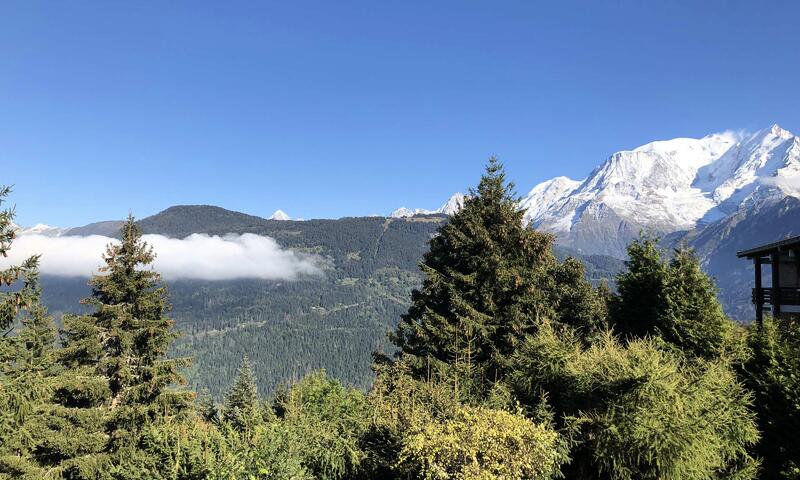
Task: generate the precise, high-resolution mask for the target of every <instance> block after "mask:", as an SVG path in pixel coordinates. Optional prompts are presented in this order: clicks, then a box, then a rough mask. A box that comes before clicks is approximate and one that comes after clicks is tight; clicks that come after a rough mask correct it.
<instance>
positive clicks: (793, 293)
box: [753, 288, 800, 305]
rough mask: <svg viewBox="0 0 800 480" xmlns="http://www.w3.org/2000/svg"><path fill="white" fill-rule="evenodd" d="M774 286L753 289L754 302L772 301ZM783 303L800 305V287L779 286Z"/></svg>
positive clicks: (781, 302)
mask: <svg viewBox="0 0 800 480" xmlns="http://www.w3.org/2000/svg"><path fill="white" fill-rule="evenodd" d="M774 290H775V289H773V288H762V289H760V291H759V289H757V288H754V289H753V303H756V304H762V305H763V304H765V303H772V298H773V292H774ZM778 290H779V294H780V304H781V305H800V288H779V289H778Z"/></svg>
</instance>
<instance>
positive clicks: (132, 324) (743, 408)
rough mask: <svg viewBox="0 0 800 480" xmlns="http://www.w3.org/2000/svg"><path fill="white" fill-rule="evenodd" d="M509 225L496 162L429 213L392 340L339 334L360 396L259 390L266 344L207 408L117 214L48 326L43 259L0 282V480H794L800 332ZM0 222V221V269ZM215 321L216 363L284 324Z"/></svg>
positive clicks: (327, 378) (674, 270)
mask: <svg viewBox="0 0 800 480" xmlns="http://www.w3.org/2000/svg"><path fill="white" fill-rule="evenodd" d="M0 193H2V196H3V197H5V196H6V194H7V193H8V191H7V190H5V191H3V192H0ZM523 214H524V212H523V211H521V210H520V209H519V207H518V203H517V198H516V196H515V193H514V191H513V186H512V185H510V184H509V183H508V182H507V181H506V179H505V174H504V171H503V169H502V166H501V165H500V164H499V163H498V162H497V161H496V160H495V159H491V160H490V161H489V163H488V165H487V168H486V172H485V173H484V175H483V177H482V178H481V180H480V182H479V184H478V186H477V187H476V188H475V189H474V191H472V192H471V195H470V197H469V198H468V199H467V200H466V202H465V204H464V206H463V209H462V210H461V211H460V212H459V213H457V214H455V215H453V216H452V217H451V218H450V219H449V221H437V222H436V223H435V226H436V231H435V235H432V236H431V237H430V238H429V242H428V245H427V250H426V251H425V252H424V254H423V256H422V260H421V262H420V266H419V267H420V271H419V273H418V275H419V276H418V277H417V278H416V279H414V278H402V275H400V278H397V286H396V290H392V291H391V292H390V293H389V294H390V295H391V296H400V295H406V299H405V301H404V302H402V303H397V304H396V305H398V306H392V307H391V308H394V309H396V310H395V311H401V313H400V314H399V315H398V316H399V318H398V321H397V322H396V323H395V325H393V327H392V328H391V333H390V335H389V336H388V343H384V341H383V340H380V339H378V338H377V337H374V338H373V339H370V338H369V337H368V338H367V340H366V341H365V342H362V343H360V344H359V345H358V346H352V345H350V344H347V345H349V346H348V347H347V348H353V349H355V348H364V349H367V350H368V352H367V354H371V355H372V361H371V363H370V365H371V368H372V370H373V372H374V381H370V382H367V383H364V384H361V385H359V386H361V387H362V388H354V387H352V386H348V385H346V384H344V383H342V382H341V381H340V380H339V379H337V378H336V376H337V375H338V374H339V372H337V373H336V375H334V374H333V372H332V371H328V372H326V371H322V370H320V371H315V372H311V373H306V372H305V371H303V370H302V369H299V368H298V369H297V370H291V369H286V370H284V371H282V373H281V375H285V378H287V379H289V380H292V381H289V382H287V383H284V384H283V385H282V386H280V387H279V388H277V389H275V391H274V392H269V393H268V394H266V395H265V394H264V393H265V392H263V391H260V390H259V382H260V380H259V375H260V374H261V372H263V371H265V370H264V369H265V368H268V367H266V366H265V365H263V363H264V362H269V361H270V360H269V359H270V358H276V357H277V356H278V355H282V354H283V353H281V352H280V351H273V352H270V353H269V354H267V356H264V357H259V358H255V357H253V356H249V357H248V356H245V355H242V356H241V357H240V358H238V368H237V372H236V374H235V378H234V379H233V381H232V382H230V385H227V386H226V387H225V393H224V395H222V396H221V397H219V398H216V397H215V396H213V395H209V394H208V392H206V391H202V390H201V391H197V390H195V389H194V388H191V387H189V386H188V385H187V384H186V378H185V375H186V372H192V369H193V368H197V367H196V366H192V365H191V364H192V361H193V360H192V358H191V356H192V355H191V354H192V350H191V348H190V347H187V345H190V344H186V343H184V344H182V346H181V344H178V346H176V344H175V342H176V339H177V337H178V333H177V332H178V331H177V329H176V322H175V320H174V318H172V317H171V315H172V314H173V313H175V312H179V311H180V308H181V307H180V305H177V306H176V308H175V310H170V308H169V307H170V305H169V302H170V299H169V294H168V291H167V289H166V288H165V287H164V284H163V282H162V281H161V279H160V277H159V275H158V274H157V273H156V272H154V271H153V270H151V269H148V268H143V267H146V266H147V265H149V264H150V263H152V261H153V258H154V257H153V255H154V252H153V251H152V249H151V248H150V247H149V246H148V245H147V244H146V243H145V242H143V240H142V230H143V229H144V226H140V225H139V224H137V223H136V222H135V221H134V219H133V218H129V219H128V220H127V221H125V222H123V223H122V224H121V225H119V227H120V239H121V242H120V243H114V244H111V245H109V247H108V249H107V251H106V253H105V254H104V256H103V260H104V267H103V268H102V269H101V271H100V272H99V273H98V274H97V275H96V276H94V277H93V278H92V279H91V281H90V286H91V291H90V292H89V293H88V294H87V297H86V299H85V300H84V301H83V308H82V309H80V310H79V311H77V313H72V314H67V315H64V316H63V318H62V319H61V321H60V322H59V325H60V327H59V328H57V327H56V323H55V321H54V319H53V318H52V314H51V313H49V312H48V310H47V309H46V308H45V307H44V306H43V304H42V289H43V288H47V285H44V286H43V284H42V281H41V279H40V278H39V275H38V269H37V260H38V259H37V258H36V257H33V258H31V259H29V260H27V261H26V262H24V263H23V264H21V265H17V266H13V267H9V268H7V269H6V270H4V271H2V272H0V281H2V283H3V285H4V286H5V288H4V289H3V291H2V296H1V297H0V327H1V328H3V331H4V332H6V335H4V336H3V337H2V338H0V478H25V479H34V478H36V479H38V478H54V479H57V478H61V479H138V478H154V479H204V478H208V479H247V480H249V479H257V478H258V479H359V478H364V479H367V478H376V479H377V478H381V479H383V478H387V479H393V478H394V479H416V478H421V479H465V480H466V479H484V480H488V479H498V480H499V479H550V478H568V479H630V480H633V479H754V478H764V479H772V478H787V479H788V478H800V446H798V444H797V443H796V442H794V441H793V440H794V436H795V433H796V432H797V431H798V427H800V378H799V377H798V375H797V372H798V371H800V328H799V327H798V325H797V323H796V322H793V321H790V320H779V319H769V318H768V319H765V321H764V322H763V324H756V325H752V326H750V327H743V326H741V325H739V324H737V323H734V322H732V321H730V320H729V319H728V318H727V317H726V316H725V314H724V312H723V310H722V308H721V306H720V304H719V302H718V300H717V290H716V287H715V285H714V282H713V280H712V279H711V278H709V277H708V276H707V275H706V274H705V273H703V271H702V270H701V268H700V265H699V262H698V260H697V257H696V256H695V254H694V252H693V251H691V250H688V249H685V248H679V249H676V250H674V251H664V250H662V249H661V248H660V247H659V243H658V240H657V239H655V238H650V237H648V236H642V237H641V238H640V239H639V240H638V241H635V242H633V243H632V244H631V245H630V246H629V249H628V254H629V258H628V261H627V262H626V263H625V265H624V268H623V270H622V271H621V272H620V273H619V274H618V275H617V276H616V278H615V283H614V288H613V289H611V288H609V287H608V286H607V285H606V284H605V283H602V282H601V283H599V284H593V283H592V282H590V281H589V280H587V278H586V267H585V265H584V262H582V261H581V260H579V259H577V258H574V257H567V258H564V257H562V256H559V255H556V254H555V253H554V249H553V237H552V236H551V235H548V234H546V233H542V232H539V231H536V230H534V229H531V228H528V227H525V226H523V222H522V217H523ZM12 216H13V213H12V212H11V211H9V210H6V211H4V212H3V213H1V214H0V253H2V254H4V255H5V254H6V252H8V250H9V249H11V248H13V240H14V229H13V227H12V224H11V220H12ZM383 225H385V224H384V223H379V224H378V225H377V226H378V228H386V227H384V226H383ZM361 227H363V228H373V226H372V225H371V224H370V223H369V222H368V221H363V224H361ZM191 228H192V227H191V225H189V226H187V227H186V229H187V231H188V230H189V229H191ZM408 228H416V226H410V227H408ZM367 246H368V245H366V244H365V245H364V247H365V248H366V247H367ZM387 248H390V246H387ZM359 251H361V252H362V253H363V252H364V250H362V249H359ZM353 256H355V254H354V255H353ZM414 262H416V260H414ZM354 268H357V269H359V270H361V271H363V269H364V268H373V269H374V270H373V272H374V273H375V274H376V275H381V276H383V277H381V278H383V282H385V283H380V286H381V288H383V287H384V285H385V284H386V283H391V281H392V278H393V276H397V275H399V274H401V273H402V272H401V270H400V269H396V268H395V269H393V268H391V267H390V266H389V265H371V266H368V267H365V266H359V267H354ZM379 272H380V273H379ZM351 277H352V276H351ZM336 280H337V281H339V282H340V283H341V284H342V285H344V286H347V285H348V284H350V285H349V286H354V285H353V282H350V281H346V278H345V277H337V278H336ZM312 285H313V284H312V283H309V284H306V285H301V284H296V285H292V286H290V287H284V286H280V287H279V286H277V285H275V286H273V288H290V289H291V288H298V289H302V288H312ZM356 285H358V282H356ZM414 285H416V286H414ZM262 287H263V286H260V285H257V286H254V287H253V288H262ZM176 288H178V287H173V290H175V289H176ZM185 288H187V289H192V288H196V289H198V290H204V289H205V290H210V289H213V288H214V284H199V285H195V286H193V285H191V284H186V286H185ZM364 292H368V290H358V289H354V291H353V295H358V294H359V293H364ZM327 294H328V293H326V292H321V295H327ZM200 295H201V296H200V297H199V298H201V299H202V298H204V297H203V295H207V296H208V295H211V294H202V293H201V294H200ZM187 298H188V297H187ZM217 298H221V299H222V298H225V294H221V296H220V297H217ZM198 301H202V300H198ZM284 308H287V307H284ZM326 310H327V309H326ZM347 310H350V309H345V310H344V311H347ZM340 311H342V310H340ZM356 311H357V310H356ZM356 315H357V314H356ZM331 318H332V319H335V318H336V317H335V315H334V316H331ZM356 318H358V317H356ZM361 319H362V320H363V322H364V323H363V324H362V325H364V326H365V328H366V326H367V325H368V324H369V321H370V316H369V315H364V316H363V317H362V318H361ZM187 320H188V319H187ZM350 320H352V319H348V321H350ZM227 321H229V322H230V324H229V325H228V327H227V328H229V329H233V330H237V331H239V330H241V331H242V332H243V334H242V335H241V336H237V337H230V338H227V339H226V340H225V342H227V343H223V344H221V345H219V348H221V349H223V348H231V347H232V346H233V345H234V343H236V342H240V341H241V342H244V341H246V337H248V336H250V337H252V336H253V335H252V333H254V332H256V331H258V332H266V333H267V334H268V335H272V334H274V335H281V334H285V332H286V330H285V329H275V328H274V326H275V325H276V323H275V322H274V319H268V318H267V317H257V316H254V317H252V318H249V317H244V316H243V317H242V318H240V319H228V320H227ZM331 321H335V320H331ZM242 323H244V324H246V326H245V327H244V328H239V327H240V325H241V324H242ZM187 325H188V323H187ZM356 325H359V324H358V323H356ZM293 327H294V325H293ZM306 327H307V328H308V330H309V331H313V330H314V318H312V317H310V316H309V318H308V323H307V325H306ZM270 329H272V330H270ZM186 330H187V331H189V332H191V330H190V328H186ZM189 335H210V333H209V332H199V331H197V332H194V333H189ZM343 335H346V334H343ZM221 336H222V337H223V338H224V335H221ZM264 336H265V335H261V337H264ZM356 336H359V335H358V334H357V333H353V337H356ZM303 338H306V339H308V341H309V342H314V341H315V340H313V337H310V336H305V337H303ZM350 340H353V338H347V337H346V336H343V337H341V338H340V341H341V342H342V343H341V345H345V342H349V341H350ZM373 340H374V342H373ZM326 341H327V340H326ZM310 344H311V343H310ZM270 345H271V346H270V348H274V346H275V345H277V343H274V344H270ZM338 345H339V344H337V343H332V344H330V345H327V346H325V348H329V349H330V351H331V352H332V354H333V352H334V351H335V350H336V349H337V346H338ZM381 345H387V346H388V347H390V348H380V347H381ZM376 347H378V348H376ZM248 348H252V349H253V350H252V351H251V353H254V354H255V353H256V352H259V349H262V348H267V347H266V345H263V344H254V345H251V346H249V347H248ZM314 348H319V346H315V347H314ZM259 355H260V353H259ZM340 355H341V357H342V358H343V360H342V362H341V366H342V368H343V371H344V372H345V374H347V373H346V371H347V370H348V368H347V361H346V360H345V358H346V356H347V355H349V352H344V353H342V354H340ZM270 356H272V357H270ZM303 362H307V363H308V364H309V365H310V364H311V363H312V362H308V361H307V360H301V361H300V364H302V363H303Z"/></svg>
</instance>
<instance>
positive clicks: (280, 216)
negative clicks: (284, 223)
mask: <svg viewBox="0 0 800 480" xmlns="http://www.w3.org/2000/svg"><path fill="white" fill-rule="evenodd" d="M291 219H292V217H290V216H289V215H287V214H286V212H284V211H283V210H281V209H278V210H275V212H274V213H273V214H272V215H270V217H269V220H291Z"/></svg>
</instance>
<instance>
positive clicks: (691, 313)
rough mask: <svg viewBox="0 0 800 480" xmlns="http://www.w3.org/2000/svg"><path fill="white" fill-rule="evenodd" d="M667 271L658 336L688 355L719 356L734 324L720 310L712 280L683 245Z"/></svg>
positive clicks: (692, 253)
mask: <svg viewBox="0 0 800 480" xmlns="http://www.w3.org/2000/svg"><path fill="white" fill-rule="evenodd" d="M667 272H668V275H667V281H666V285H665V290H664V298H665V301H666V305H665V306H666V309H665V310H664V311H663V312H661V313H660V319H659V326H658V329H659V333H660V334H661V336H662V338H664V339H665V340H667V341H668V342H671V343H673V344H674V345H677V346H678V347H680V348H681V349H682V350H683V351H684V352H687V353H689V354H691V355H694V356H697V357H704V358H709V359H710V358H716V357H719V356H720V355H722V354H723V353H724V352H725V351H726V349H727V347H729V346H730V342H731V335H732V333H733V328H734V325H733V324H732V323H731V321H730V320H728V318H727V317H726V316H725V313H724V312H723V311H722V305H720V303H719V300H718V299H717V293H718V290H717V286H716V285H715V284H714V280H713V279H712V278H711V277H709V276H708V275H706V274H705V273H704V272H703V271H702V270H701V269H700V262H699V261H698V259H697V256H695V254H694V251H692V250H690V249H688V248H685V247H682V248H679V249H678V250H676V251H675V255H674V256H673V258H672V260H671V261H670V263H669V267H668V269H667Z"/></svg>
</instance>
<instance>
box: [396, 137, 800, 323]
mask: <svg viewBox="0 0 800 480" xmlns="http://www.w3.org/2000/svg"><path fill="white" fill-rule="evenodd" d="M457 195H460V198H461V199H462V201H463V195H461V194H457ZM520 206H521V207H523V208H525V209H526V214H525V221H526V222H529V223H530V224H531V225H532V226H533V227H535V228H537V229H541V230H545V231H548V232H551V233H553V234H555V236H556V242H557V244H558V245H559V246H561V247H564V248H567V249H569V250H571V251H574V252H578V253H580V254H583V255H607V256H611V257H614V258H618V259H624V258H625V257H626V247H627V245H628V244H629V243H630V242H631V241H632V240H634V239H635V238H637V237H638V236H639V235H640V233H641V232H647V233H650V234H652V235H656V236H659V237H661V238H662V239H663V240H662V243H663V244H664V246H665V247H668V248H670V247H675V246H677V245H679V244H685V245H688V246H690V247H693V248H694V249H695V250H696V251H697V252H698V254H699V256H700V258H701V261H702V263H703V266H704V268H705V269H706V271H707V272H708V273H710V274H711V275H713V276H714V277H715V278H716V280H717V284H718V286H719V287H720V298H721V300H722V301H723V305H724V306H725V310H726V311H727V313H728V314H729V315H730V316H732V317H733V318H735V319H738V320H742V321H748V320H750V318H751V317H752V307H751V306H750V304H749V293H748V292H749V288H750V282H751V280H752V266H750V265H748V264H746V263H744V262H742V261H741V260H738V259H737V258H736V255H735V254H736V251H737V250H743V249H745V248H747V247H751V246H754V245H758V244H761V243H768V242H772V241H776V240H779V239H783V238H786V237H789V236H794V235H800V138H799V137H797V136H796V135H794V134H793V133H791V132H789V131H787V130H785V129H783V128H781V127H780V126H779V125H777V124H776V125H772V126H770V127H768V128H765V129H762V130H759V131H757V132H754V133H752V132H742V131H738V132H733V131H726V132H722V133H715V134H711V135H707V136H705V137H703V138H699V139H695V138H675V139H672V140H665V141H655V142H651V143H648V144H646V145H642V146H640V147H638V148H635V149H633V150H625V151H619V152H616V153H613V154H611V155H610V156H609V157H608V158H607V159H606V160H605V161H604V162H603V163H601V164H600V165H599V166H598V167H597V168H595V169H594V170H593V171H592V172H590V173H589V175H588V176H587V177H586V178H584V179H582V180H573V179H571V178H568V177H563V176H562V177H556V178H553V179H551V180H547V181H545V182H542V183H540V184H538V185H536V186H534V187H533V188H532V189H531V190H530V191H529V192H528V194H527V195H524V196H523V197H522V198H521V200H520ZM409 212H412V211H411V210H409V209H404V210H403V213H404V214H406V213H409Z"/></svg>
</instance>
